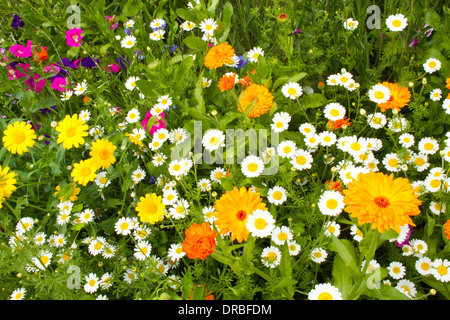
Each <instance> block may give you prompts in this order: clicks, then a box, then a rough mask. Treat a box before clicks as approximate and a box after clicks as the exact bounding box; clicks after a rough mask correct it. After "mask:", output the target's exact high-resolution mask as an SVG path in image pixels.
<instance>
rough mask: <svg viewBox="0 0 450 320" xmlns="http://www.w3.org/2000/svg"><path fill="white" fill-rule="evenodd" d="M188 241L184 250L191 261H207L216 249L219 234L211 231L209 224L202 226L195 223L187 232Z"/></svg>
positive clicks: (183, 246) (205, 223) (185, 242)
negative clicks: (198, 259) (197, 259)
mask: <svg viewBox="0 0 450 320" xmlns="http://www.w3.org/2000/svg"><path fill="white" fill-rule="evenodd" d="M185 235H186V239H185V240H184V242H183V245H182V248H183V251H184V252H186V256H187V257H188V258H190V259H195V258H200V259H202V260H205V258H206V257H208V256H209V255H210V254H211V253H213V252H214V249H215V248H216V236H217V232H216V231H214V230H213V229H211V226H210V224H209V223H208V222H203V223H202V224H201V225H200V224H197V223H194V224H192V225H191V226H190V227H189V229H187V230H186V231H185Z"/></svg>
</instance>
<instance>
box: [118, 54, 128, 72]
mask: <svg viewBox="0 0 450 320" xmlns="http://www.w3.org/2000/svg"><path fill="white" fill-rule="evenodd" d="M124 61H126V62H128V66H130V61H128V60H127V59H126V58H125V55H124V54H123V55H121V56H120V58H118V59H117V62H118V63H119V64H120V66H121V67H122V69H124V70H125V64H124Z"/></svg>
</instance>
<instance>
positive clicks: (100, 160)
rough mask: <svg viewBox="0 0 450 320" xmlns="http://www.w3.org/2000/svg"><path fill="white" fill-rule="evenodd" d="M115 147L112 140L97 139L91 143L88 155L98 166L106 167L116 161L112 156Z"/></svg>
mask: <svg viewBox="0 0 450 320" xmlns="http://www.w3.org/2000/svg"><path fill="white" fill-rule="evenodd" d="M116 148H117V147H116V146H115V145H114V144H113V143H112V142H110V141H108V140H106V139H97V140H96V141H94V142H93V143H92V147H91V152H90V155H91V157H92V161H93V162H94V164H95V165H96V166H97V167H98V168H102V169H108V168H109V167H110V166H111V164H113V163H114V162H116V158H115V157H114V151H115V150H116Z"/></svg>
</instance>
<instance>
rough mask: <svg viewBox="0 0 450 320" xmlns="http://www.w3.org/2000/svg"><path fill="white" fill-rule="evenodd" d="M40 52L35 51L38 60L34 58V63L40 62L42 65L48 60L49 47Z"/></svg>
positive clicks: (42, 48)
mask: <svg viewBox="0 0 450 320" xmlns="http://www.w3.org/2000/svg"><path fill="white" fill-rule="evenodd" d="M40 49H41V50H40V51H35V52H34V54H35V55H36V57H37V58H34V59H33V61H38V60H39V63H42V61H44V60H47V59H48V53H47V47H40Z"/></svg>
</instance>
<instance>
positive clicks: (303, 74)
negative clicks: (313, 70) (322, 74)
mask: <svg viewBox="0 0 450 320" xmlns="http://www.w3.org/2000/svg"><path fill="white" fill-rule="evenodd" d="M307 75H308V74H307V73H306V72H300V73H297V74H296V75H293V76H292V77H290V78H289V80H288V81H287V82H298V81H300V80H301V79H303V78H304V77H306V76H307Z"/></svg>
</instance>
